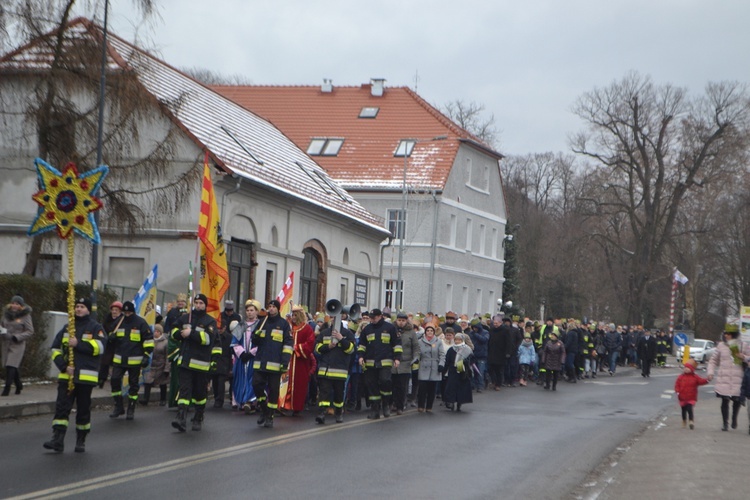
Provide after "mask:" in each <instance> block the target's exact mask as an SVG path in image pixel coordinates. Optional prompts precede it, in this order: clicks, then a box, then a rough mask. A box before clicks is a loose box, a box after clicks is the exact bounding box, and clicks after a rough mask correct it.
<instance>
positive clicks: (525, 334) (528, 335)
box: [523, 332, 531, 339]
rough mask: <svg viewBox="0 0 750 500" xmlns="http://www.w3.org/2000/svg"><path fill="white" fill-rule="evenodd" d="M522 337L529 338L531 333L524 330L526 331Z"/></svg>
mask: <svg viewBox="0 0 750 500" xmlns="http://www.w3.org/2000/svg"><path fill="white" fill-rule="evenodd" d="M523 338H525V339H530V338H531V334H530V333H529V332H526V333H524V334H523Z"/></svg>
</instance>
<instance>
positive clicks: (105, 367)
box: [99, 300, 125, 389]
mask: <svg viewBox="0 0 750 500" xmlns="http://www.w3.org/2000/svg"><path fill="white" fill-rule="evenodd" d="M124 320H125V316H124V315H123V314H122V302H120V301H119V300H116V301H114V302H112V303H111V304H110V305H109V314H107V316H106V317H105V318H104V321H102V326H103V327H104V333H106V334H107V335H109V334H110V333H112V332H114V331H115V330H117V329H118V328H120V325H121V324H122V322H123V321H124ZM114 357H115V344H114V343H112V342H107V345H106V346H105V347H104V354H102V356H101V362H100V363H99V388H100V389H101V388H103V387H104V384H105V382H107V379H108V378H109V372H110V370H111V368H112V360H113V359H114Z"/></svg>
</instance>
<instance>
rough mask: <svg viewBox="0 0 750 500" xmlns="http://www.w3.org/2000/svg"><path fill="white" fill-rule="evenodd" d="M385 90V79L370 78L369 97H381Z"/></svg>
mask: <svg viewBox="0 0 750 500" xmlns="http://www.w3.org/2000/svg"><path fill="white" fill-rule="evenodd" d="M384 88H385V78H370V95H372V96H373V97H383V90H384Z"/></svg>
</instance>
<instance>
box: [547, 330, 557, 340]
mask: <svg viewBox="0 0 750 500" xmlns="http://www.w3.org/2000/svg"><path fill="white" fill-rule="evenodd" d="M552 337H555V340H557V333H555V332H550V334H549V338H552Z"/></svg>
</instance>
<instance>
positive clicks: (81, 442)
mask: <svg viewBox="0 0 750 500" xmlns="http://www.w3.org/2000/svg"><path fill="white" fill-rule="evenodd" d="M88 433H89V431H82V430H80V429H76V448H75V452H76V453H83V452H85V451H86V435H87V434H88Z"/></svg>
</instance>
